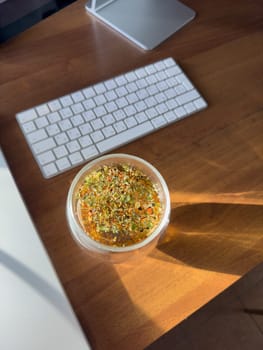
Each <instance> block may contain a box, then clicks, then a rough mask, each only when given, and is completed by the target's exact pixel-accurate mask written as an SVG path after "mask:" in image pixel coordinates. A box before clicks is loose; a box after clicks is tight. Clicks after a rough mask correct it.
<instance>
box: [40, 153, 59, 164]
mask: <svg viewBox="0 0 263 350" xmlns="http://www.w3.org/2000/svg"><path fill="white" fill-rule="evenodd" d="M37 159H38V161H39V163H40V164H41V165H45V164H48V163H51V162H53V161H54V160H55V156H54V154H53V152H52V151H47V152H44V153H41V154H39V155H38V157H37Z"/></svg>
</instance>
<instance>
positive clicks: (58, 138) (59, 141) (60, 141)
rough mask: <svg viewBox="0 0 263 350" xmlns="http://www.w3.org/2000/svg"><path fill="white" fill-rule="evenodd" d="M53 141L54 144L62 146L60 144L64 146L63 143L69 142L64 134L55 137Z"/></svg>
mask: <svg viewBox="0 0 263 350" xmlns="http://www.w3.org/2000/svg"><path fill="white" fill-rule="evenodd" d="M55 140H56V142H57V144H58V145H62V144H64V143H66V142H68V141H69V138H68V136H67V135H66V133H64V132H63V133H62V134H58V135H56V136H55Z"/></svg>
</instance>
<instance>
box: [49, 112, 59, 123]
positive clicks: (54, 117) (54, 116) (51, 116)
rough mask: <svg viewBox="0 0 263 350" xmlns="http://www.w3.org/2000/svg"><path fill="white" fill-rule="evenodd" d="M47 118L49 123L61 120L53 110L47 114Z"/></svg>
mask: <svg viewBox="0 0 263 350" xmlns="http://www.w3.org/2000/svg"><path fill="white" fill-rule="evenodd" d="M47 118H48V120H49V122H50V123H56V122H58V121H59V120H61V118H60V116H59V114H58V112H53V113H50V114H48V115H47Z"/></svg>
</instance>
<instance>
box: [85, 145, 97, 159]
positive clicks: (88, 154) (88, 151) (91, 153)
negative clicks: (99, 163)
mask: <svg viewBox="0 0 263 350" xmlns="http://www.w3.org/2000/svg"><path fill="white" fill-rule="evenodd" d="M81 153H82V156H83V157H84V159H85V160H89V159H91V158H93V157H95V156H97V155H98V154H99V152H98V150H97V148H96V147H95V146H89V147H86V148H84V149H83V150H82V151H81Z"/></svg>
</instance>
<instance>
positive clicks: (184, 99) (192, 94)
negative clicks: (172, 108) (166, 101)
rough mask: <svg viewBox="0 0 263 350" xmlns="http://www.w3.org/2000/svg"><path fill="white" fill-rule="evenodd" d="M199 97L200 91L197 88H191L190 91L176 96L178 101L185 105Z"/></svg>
mask: <svg viewBox="0 0 263 350" xmlns="http://www.w3.org/2000/svg"><path fill="white" fill-rule="evenodd" d="M198 97H200V96H199V93H198V92H197V91H196V90H191V91H189V92H186V93H184V94H183V95H180V96H178V97H176V102H177V103H178V104H180V105H184V104H185V103H188V102H190V101H193V100H195V99H196V98H198Z"/></svg>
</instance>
